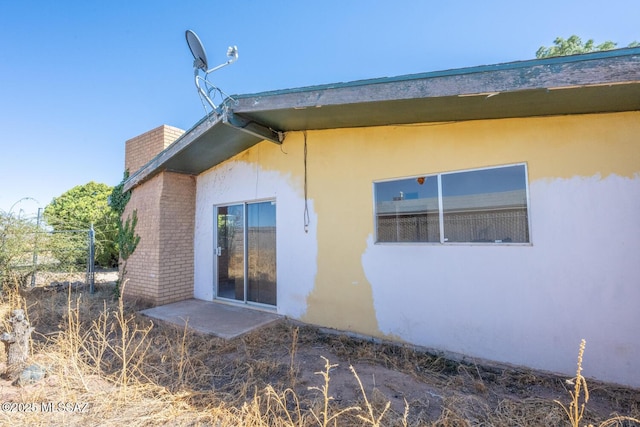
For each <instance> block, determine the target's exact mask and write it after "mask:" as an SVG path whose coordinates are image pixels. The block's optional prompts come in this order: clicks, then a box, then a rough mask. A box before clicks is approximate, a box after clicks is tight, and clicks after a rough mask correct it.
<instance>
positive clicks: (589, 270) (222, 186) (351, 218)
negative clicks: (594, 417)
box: [195, 112, 640, 386]
mask: <svg viewBox="0 0 640 427" xmlns="http://www.w3.org/2000/svg"><path fill="white" fill-rule="evenodd" d="M637 135H640V113H638V112H629V113H612V114H592V115H576V116H556V117H540V118H528V119H503V120H484V121H469V122H454V123H436V124H433V123H429V124H417V125H406V126H387V127H374V128H353V129H335V130H326V131H309V132H308V133H307V134H306V136H305V134H303V133H301V132H290V133H288V134H287V138H286V139H285V143H284V144H283V146H282V147H279V146H277V145H275V144H271V143H268V142H263V143H261V144H259V145H257V146H255V147H253V148H252V149H250V150H247V151H246V152H244V153H242V154H241V155H239V156H236V157H235V158H233V159H231V160H229V161H227V162H225V163H223V164H221V165H218V166H216V167H214V168H212V169H211V170H209V171H207V172H205V173H204V174H201V175H200V176H199V177H198V180H197V195H196V233H195V264H196V268H195V295H196V297H197V298H203V299H211V298H212V297H213V279H214V263H213V205H216V204H225V203H231V202H237V201H251V200H253V199H275V200H276V202H277V227H278V231H277V233H278V235H277V245H278V255H277V256H278V264H277V265H278V279H277V280H278V307H277V309H278V312H280V313H282V314H287V315H289V316H291V317H293V318H298V319H301V320H303V321H307V322H310V323H314V324H318V325H322V326H327V327H333V328H337V329H342V330H349V331H353V332H357V333H362V334H367V335H372V336H377V337H382V338H389V339H394V340H398V341H404V342H409V343H413V344H418V345H424V346H427V347H432V348H435V349H440V350H444V351H450V352H457V353H462V354H466V355H469V356H471V357H479V358H484V359H490V360H495V361H500V362H506V363H512V364H517V365H525V366H530V367H535V368H539V369H545V370H549V371H554V372H560V373H564V374H567V375H573V373H574V371H575V354H576V351H577V347H578V344H579V342H580V339H581V338H586V339H587V353H586V355H585V365H584V366H585V371H586V373H587V374H588V375H589V376H592V377H596V378H599V379H602V380H605V381H612V382H617V383H621V384H627V385H633V386H640V373H639V371H637V370H635V369H633V365H632V364H633V363H635V361H636V360H637V359H638V357H639V356H640V342H639V341H638V339H637V333H636V329H637V325H638V324H640V310H637V303H638V301H640V286H639V284H640V279H639V278H640V267H638V263H637V254H638V253H640V226H639V223H638V221H637V218H638V212H640V161H639V160H638V159H640V144H639V143H638V140H637ZM305 139H306V142H307V148H308V150H307V152H308V158H307V171H306V177H307V183H308V197H309V206H310V207H311V224H310V227H309V231H308V233H305V232H304V230H303V224H302V219H303V211H304V192H303V189H304V185H303V183H304V180H305V170H304V168H303V151H304V143H305ZM516 163H517V164H526V166H527V173H528V190H529V202H530V205H529V217H530V219H529V221H530V235H531V241H530V243H529V244H522V245H486V244H485V245H469V244H437V243H436V244H406V243H405V244H377V243H375V231H374V230H375V220H374V212H373V209H374V199H373V183H374V182H376V181H378V180H389V179H394V178H404V177H415V176H423V175H427V174H435V173H446V172H452V171H459V170H468V169H473V168H485V167H491V166H498V165H509V164H516Z"/></svg>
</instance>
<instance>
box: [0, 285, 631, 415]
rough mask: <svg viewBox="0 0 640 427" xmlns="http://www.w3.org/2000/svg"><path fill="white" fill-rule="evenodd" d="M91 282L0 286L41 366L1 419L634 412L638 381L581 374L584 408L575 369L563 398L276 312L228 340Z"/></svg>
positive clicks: (526, 374) (538, 382)
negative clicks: (621, 383) (84, 288)
mask: <svg viewBox="0 0 640 427" xmlns="http://www.w3.org/2000/svg"><path fill="white" fill-rule="evenodd" d="M96 288H97V293H96V294H93V295H89V294H88V293H82V292H79V291H72V290H71V289H69V291H68V292H65V293H62V292H61V293H55V292H43V291H41V290H38V289H36V290H34V291H32V292H20V291H19V289H18V287H17V286H16V287H15V288H14V289H5V290H4V292H3V296H2V297H3V301H2V303H1V304H0V315H1V316H2V319H5V318H6V317H7V316H6V315H7V314H8V313H9V311H10V308H12V307H13V306H19V307H22V308H26V311H27V313H28V314H29V316H30V321H31V323H32V325H33V326H35V327H36V332H37V333H34V343H33V356H32V359H33V362H34V363H38V364H40V365H41V366H45V367H46V368H47V371H48V376H47V377H46V378H45V379H44V380H42V381H40V382H37V383H35V384H32V385H27V386H24V387H14V386H11V385H10V383H9V382H4V383H2V385H1V388H0V401H4V402H10V404H9V406H7V407H6V408H5V409H7V410H4V411H0V424H2V425H17V426H20V425H25V426H26V425H29V426H49V425H70V426H92V425H106V426H116V425H127V426H128V427H129V426H163V425H185V426H200V425H202V426H247V427H260V426H288V427H308V426H322V427H325V426H352V425H353V426H375V427H378V426H403V427H407V426H442V427H445V426H449V427H450V426H480V425H482V426H573V427H577V426H578V425H581V426H587V425H589V424H593V425H599V426H602V427H606V426H626V427H630V426H634V425H636V426H640V422H638V421H637V420H634V419H633V418H631V417H636V418H638V415H639V414H640V396H639V395H638V393H637V391H634V390H630V389H623V388H615V387H611V386H607V385H604V384H599V383H590V390H589V398H590V399H591V400H590V403H595V405H594V407H593V409H590V408H591V406H590V405H586V403H587V399H585V398H584V397H585V396H586V394H585V393H584V392H585V391H586V381H584V380H583V378H584V377H582V376H581V374H580V371H581V369H579V370H578V376H577V382H578V383H579V384H580V388H579V389H576V388H574V389H573V390H572V391H571V394H570V403H569V406H566V408H565V409H563V406H561V405H558V404H557V403H555V402H554V400H557V401H563V399H564V398H563V396H566V395H567V394H568V393H567V392H568V391H567V390H565V388H564V387H563V383H564V379H560V378H557V377H552V376H547V375H543V374H540V373H537V372H533V371H518V370H509V369H505V368H497V367H493V368H492V367H483V366H476V365H474V364H467V363H460V362H454V361H451V360H448V359H445V358H442V357H439V356H438V355H430V354H426V353H424V352H421V351H417V350H415V349H411V348H409V347H403V346H397V345H391V344H384V343H375V342H370V341H366V340H359V339H354V338H349V337H346V336H341V335H331V334H326V333H323V332H321V331H319V330H318V329H316V328H311V327H308V326H300V325H294V324H290V323H287V322H280V323H278V324H276V325H274V326H272V327H270V328H268V329H263V330H261V331H258V332H256V333H251V334H248V335H245V336H243V337H241V338H238V339H235V340H228V341H227V340H223V339H220V338H215V337H211V336H206V335H202V334H198V333H194V332H193V331H191V330H190V329H189V328H188V327H184V328H177V327H173V326H170V325H166V324H158V325H154V324H153V323H152V322H151V321H150V320H149V319H148V318H145V317H142V316H139V315H137V314H136V313H137V310H138V309H139V308H140V307H139V306H137V305H136V303H135V302H131V301H124V300H122V299H114V298H113V296H112V295H113V294H112V287H111V286H110V285H97V287H96ZM4 326H6V325H4ZM582 351H584V349H582ZM336 361H337V363H336ZM580 368H581V367H580ZM574 384H575V383H574ZM574 401H575V403H573V402H574ZM59 402H62V403H63V404H64V403H67V404H68V405H67V406H64V405H63V406H61V407H58V406H56V405H57V404H58V403H59ZM583 403H584V405H583ZM19 404H20V405H19ZM74 404H75V406H74ZM12 405H13V406H12ZM48 405H53V406H48ZM572 405H574V406H572ZM575 408H577V410H578V412H576V410H575ZM58 409H65V411H60V410H58ZM45 411H46V412H45ZM618 413H620V414H624V415H625V417H622V416H618V415H617V414H618ZM575 414H578V416H579V417H580V418H579V419H578V420H577V423H576V422H574V421H576V419H575ZM572 417H574V418H572ZM578 423H583V424H578ZM634 423H635V424H634Z"/></svg>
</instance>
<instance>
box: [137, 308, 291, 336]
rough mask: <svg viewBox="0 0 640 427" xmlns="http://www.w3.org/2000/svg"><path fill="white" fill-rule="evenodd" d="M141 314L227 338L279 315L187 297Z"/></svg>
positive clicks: (243, 332)
mask: <svg viewBox="0 0 640 427" xmlns="http://www.w3.org/2000/svg"><path fill="white" fill-rule="evenodd" d="M140 313H142V314H144V315H145V316H148V317H151V318H154V319H159V320H164V321H166V322H169V323H173V324H175V325H178V326H181V327H184V325H185V323H186V324H187V325H188V327H189V328H191V329H193V330H195V331H198V332H202V333H205V334H211V335H215V336H218V337H220V338H225V339H231V338H235V337H238V336H240V335H242V334H245V333H247V332H250V331H252V330H254V329H257V328H260V327H262V326H265V325H268V324H270V323H272V322H275V321H276V320H279V319H281V318H282V317H281V316H279V315H277V314H275V313H270V312H266V311H260V310H253V309H250V308H245V307H239V306H235V305H231V304H224V303H220V302H212V301H202V300H197V299H189V300H185V301H180V302H176V303H172V304H167V305H162V306H159V307H154V308H149V309H146V310H142V311H141V312H140Z"/></svg>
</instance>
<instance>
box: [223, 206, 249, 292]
mask: <svg viewBox="0 0 640 427" xmlns="http://www.w3.org/2000/svg"><path fill="white" fill-rule="evenodd" d="M217 228H218V233H217V234H218V249H217V252H218V293H217V295H218V297H221V298H230V299H235V300H238V301H244V206H243V205H233V206H220V207H218V214H217Z"/></svg>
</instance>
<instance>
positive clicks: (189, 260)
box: [157, 172, 196, 305]
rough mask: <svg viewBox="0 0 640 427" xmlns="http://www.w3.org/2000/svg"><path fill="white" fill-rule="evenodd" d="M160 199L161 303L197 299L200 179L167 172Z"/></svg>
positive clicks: (159, 290)
mask: <svg viewBox="0 0 640 427" xmlns="http://www.w3.org/2000/svg"><path fill="white" fill-rule="evenodd" d="M163 179H164V183H163V184H164V185H163V188H162V194H161V196H160V206H161V213H160V260H161V263H160V275H159V277H160V288H159V289H158V300H157V304H159V305H162V304H168V303H170V302H175V301H182V300H185V299H188V298H193V268H194V265H193V234H194V231H195V215H196V213H195V207H196V179H195V177H194V176H191V175H183V174H178V173H173V172H163Z"/></svg>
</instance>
